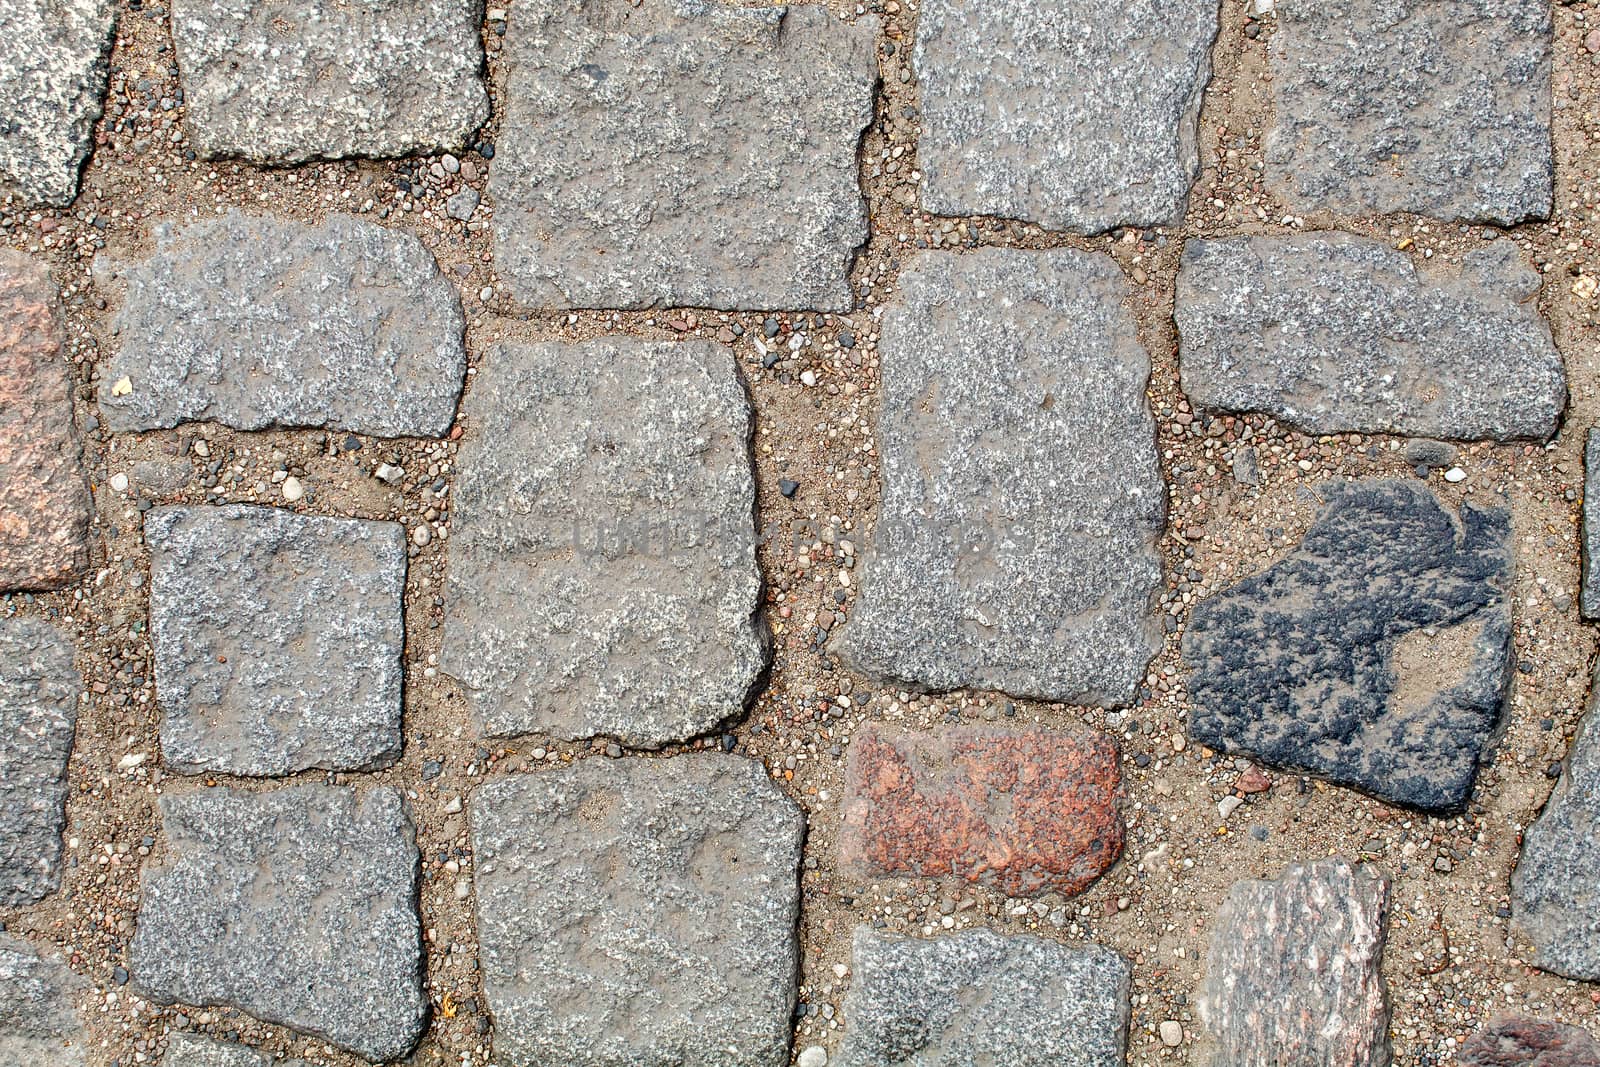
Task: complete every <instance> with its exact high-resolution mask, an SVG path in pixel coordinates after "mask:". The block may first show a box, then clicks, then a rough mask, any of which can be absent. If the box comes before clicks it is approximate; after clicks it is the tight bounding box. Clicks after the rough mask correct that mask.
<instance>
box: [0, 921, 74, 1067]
mask: <svg viewBox="0 0 1600 1067" xmlns="http://www.w3.org/2000/svg"><path fill="white" fill-rule="evenodd" d="M88 987H89V983H88V981H87V980H86V979H84V978H82V977H80V976H79V975H77V974H74V973H73V972H72V971H71V970H69V969H68V968H67V966H66V964H64V963H61V962H59V961H57V960H54V959H50V958H47V957H44V956H41V955H39V953H38V952H37V951H35V950H34V948H33V946H32V945H30V944H28V943H27V942H26V941H23V940H22V939H20V938H17V937H13V936H11V935H10V934H0V1065H3V1067H40V1065H43V1064H48V1065H49V1067H88V1065H89V1054H88V1046H89V1035H88V1034H87V1033H86V1032H85V1031H84V1028H83V1023H82V1021H81V1020H80V1019H79V1018H78V1013H77V1011H76V1010H75V1009H74V1007H73V1001H74V1000H76V999H77V998H78V997H80V996H82V995H83V994H84V993H85V992H86V991H87V990H88Z"/></svg>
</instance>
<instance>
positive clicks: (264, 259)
mask: <svg viewBox="0 0 1600 1067" xmlns="http://www.w3.org/2000/svg"><path fill="white" fill-rule="evenodd" d="M155 241H156V251H155V253H154V254H153V255H151V256H150V257H149V258H148V259H144V260H141V261H138V262H135V263H132V264H130V265H125V266H123V265H110V264H107V265H104V267H105V269H104V270H102V266H103V265H102V264H101V263H99V262H98V261H97V262H96V264H95V272H96V276H97V279H98V280H101V281H104V282H105V283H106V284H108V285H109V286H111V287H112V288H113V290H114V291H115V290H117V289H121V290H124V292H122V294H121V307H120V308H119V309H118V310H117V312H116V314H115V317H114V319H113V325H114V330H115V332H116V333H117V334H118V335H119V338H120V344H119V346H118V348H117V350H116V352H115V354H114V355H113V356H112V357H111V358H110V360H109V361H108V362H106V363H105V364H103V365H102V366H101V367H100V378H101V381H100V396H99V400H100V412H101V415H102V417H104V419H105V421H106V425H107V427H109V428H110V429H112V430H114V431H118V432H126V431H132V430H152V429H161V428H166V427H171V426H177V425H178V424H179V423H183V422H192V421H216V422H220V423H223V424H224V425H227V426H231V427H233V428H234V429H236V430H261V429H267V428H270V427H277V426H286V427H327V428H339V429H346V430H354V431H355V432H357V433H365V434H374V435H376V436H379V437H430V436H440V435H442V434H444V433H446V432H448V431H449V429H450V425H451V423H452V422H453V421H454V420H455V413H456V401H457V399H458V398H459V397H460V395H461V387H462V381H463V379H464V377H465V374H466V349H465V347H464V342H463V329H464V319H463V317H462V312H461V301H460V299H459V298H458V297H457V295H456V291H455V288H454V287H453V286H452V285H451V284H450V283H449V281H448V280H446V279H445V278H444V277H443V276H442V275H441V274H440V273H439V265H438V264H437V263H436V262H435V261H434V258H433V256H432V254H430V253H429V252H428V250H427V249H426V248H424V247H423V245H422V242H421V241H419V240H417V239H416V238H415V237H413V236H411V235H410V234H406V233H401V232H399V231H396V230H389V229H385V228H383V227H381V226H377V225H374V224H373V223H370V222H365V221H363V220H361V219H357V218H353V217H351V216H348V215H331V216H329V217H328V219H327V220H326V221H325V222H323V223H321V224H320V225H317V226H307V225H305V224H303V223H299V222H290V221H286V220H280V219H273V218H268V217H266V216H257V215H246V214H243V213H241V212H238V211H230V212H229V213H228V214H227V215H225V216H223V217H221V218H214V219H206V220H203V221H199V222H193V223H189V224H187V225H185V226H183V227H182V228H181V229H175V228H173V227H172V226H170V225H166V224H163V225H160V226H157V227H156V231H155ZM123 378H126V379H127V380H128V382H129V383H130V384H131V389H129V390H128V391H126V392H125V393H120V394H119V392H118V390H117V389H116V387H115V383H116V382H117V381H119V380H121V379H123Z"/></svg>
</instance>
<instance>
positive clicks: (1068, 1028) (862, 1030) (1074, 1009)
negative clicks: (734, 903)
mask: <svg viewBox="0 0 1600 1067" xmlns="http://www.w3.org/2000/svg"><path fill="white" fill-rule="evenodd" d="M850 967H851V971H852V974H851V979H850V993H849V995H848V996H847V997H846V998H845V1002H844V1019H845V1032H844V1041H843V1042H842V1043H841V1045H840V1047H839V1058H838V1064H839V1067H913V1065H914V1067H979V1065H981V1064H995V1065H999V1064H1004V1065H1005V1067H1121V1065H1122V1064H1123V1062H1124V1054H1125V1049H1126V1045H1127V1034H1128V986H1129V979H1130V976H1131V970H1132V969H1131V968H1130V967H1129V966H1128V961H1127V960H1125V959H1123V958H1122V957H1121V956H1120V955H1118V954H1117V953H1115V952H1112V951H1111V950H1110V949H1106V948H1101V947H1100V946H1098V945H1086V946H1084V947H1082V948H1068V947H1067V946H1065V945H1058V944H1056V943H1055V942H1053V941H1046V940H1045V939H1043V938H1040V937H1032V936H1029V935H1026V934H1022V935H1014V936H1010V937H1002V936H1000V935H999V934H997V933H995V932H994V931H992V930H982V929H979V930H963V931H961V932H960V933H955V934H945V935H941V936H938V937H934V938H931V939H928V940H917V939H914V938H909V937H898V936H895V935H893V934H884V933H879V932H877V931H875V930H873V929H871V928H870V927H866V926H859V927H857V928H856V932H855V942H854V945H853V947H852V951H851V958H850Z"/></svg>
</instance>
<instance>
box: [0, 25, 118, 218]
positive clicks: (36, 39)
mask: <svg viewBox="0 0 1600 1067" xmlns="http://www.w3.org/2000/svg"><path fill="white" fill-rule="evenodd" d="M116 20H117V14H116V5H115V4H113V3H112V2H111V0H5V2H4V3H0V115H3V116H4V120H3V121H0V194H4V193H6V192H10V193H14V194H16V195H18V196H20V197H21V199H22V201H23V202H24V203H31V204H47V205H50V206H53V207H65V206H66V205H67V204H70V203H72V201H73V200H74V199H75V198H76V197H77V195H78V174H79V172H80V171H81V170H82V169H83V164H84V161H85V160H87V159H88V158H89V152H90V150H91V148H92V146H93V139H94V124H95V122H96V121H98V120H99V118H100V113H101V111H102V109H103V108H104V107H105V96H106V74H107V70H108V67H107V62H108V60H109V58H110V55H111V42H112V37H113V30H114V29H115V26H116Z"/></svg>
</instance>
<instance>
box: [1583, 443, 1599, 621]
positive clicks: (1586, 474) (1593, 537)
mask: <svg viewBox="0 0 1600 1067" xmlns="http://www.w3.org/2000/svg"><path fill="white" fill-rule="evenodd" d="M1578 599H1579V603H1580V605H1581V607H1582V610H1583V617H1584V618H1586V619H1600V429H1595V428H1591V429H1590V430H1589V436H1588V437H1586V438H1585V439H1584V446H1583V582H1582V588H1581V589H1580V591H1579V598H1578Z"/></svg>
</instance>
